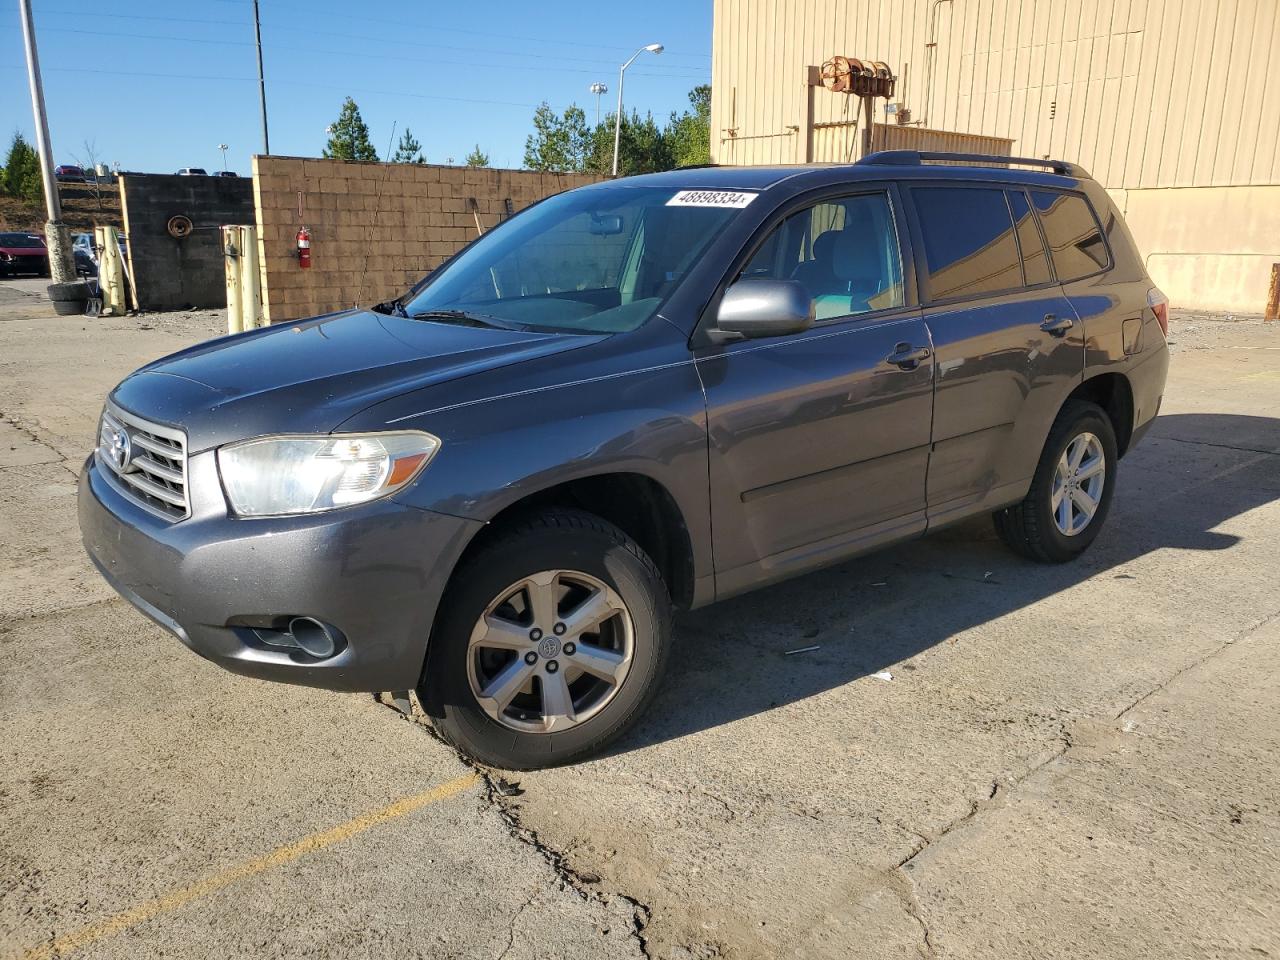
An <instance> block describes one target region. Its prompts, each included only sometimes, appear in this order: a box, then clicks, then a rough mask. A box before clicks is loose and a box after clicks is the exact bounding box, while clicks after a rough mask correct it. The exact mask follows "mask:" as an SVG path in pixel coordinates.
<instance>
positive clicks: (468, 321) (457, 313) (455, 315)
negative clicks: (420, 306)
mask: <svg viewBox="0 0 1280 960" xmlns="http://www.w3.org/2000/svg"><path fill="white" fill-rule="evenodd" d="M407 316H408V317H409V319H410V320H439V321H443V322H444V323H457V324H461V325H462V326H466V327H496V328H497V329H499V330H521V331H527V330H529V327H528V326H526V325H525V324H523V323H512V322H511V321H509V320H502V319H500V318H498V317H491V316H489V315H488V314H487V313H472V312H470V311H469V310H423V311H422V312H421V313H410V314H407Z"/></svg>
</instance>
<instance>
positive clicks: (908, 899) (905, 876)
mask: <svg viewBox="0 0 1280 960" xmlns="http://www.w3.org/2000/svg"><path fill="white" fill-rule="evenodd" d="M1050 719H1052V720H1053V721H1054V722H1055V723H1057V724H1058V734H1057V737H1058V741H1059V744H1060V746H1059V749H1057V750H1055V751H1054V752H1053V753H1051V754H1050V755H1049V756H1047V757H1045V758H1044V759H1043V760H1041V761H1040V762H1039V763H1036V764H1034V765H1033V766H1031V767H1028V768H1027V769H1026V770H1025V771H1023V772H1022V773H1021V774H1019V775H1018V776H1017V777H1013V778H1005V779H1004V780H1003V781H1001V780H992V781H991V788H990V790H989V791H988V792H987V795H986V796H985V797H980V798H978V799H976V800H970V801H969V810H968V812H967V813H965V814H964V815H962V816H959V817H957V818H956V819H954V820H952V821H950V822H949V823H946V824H944V825H943V826H942V829H940V830H939V831H937V832H936V833H934V834H932V835H930V834H927V833H923V832H921V831H919V830H917V829H915V828H914V827H912V826H911V825H909V824H907V823H904V822H902V821H895V825H896V826H897V827H898V828H899V829H901V830H903V831H904V832H906V833H910V834H912V835H913V836H915V837H916V838H917V839H918V840H919V843H918V844H916V846H915V847H914V848H913V849H912V850H911V852H910V853H908V854H907V855H906V856H905V857H903V858H902V859H901V860H900V861H898V863H897V864H896V865H895V866H894V867H893V869H891V870H890V871H888V886H889V888H890V890H892V891H893V892H894V894H895V895H896V896H897V897H898V900H899V902H900V903H901V904H902V908H903V910H904V911H905V912H906V913H907V915H908V916H910V917H911V918H912V919H913V920H915V921H916V923H918V924H919V925H920V930H921V934H922V936H923V938H924V943H923V946H924V955H925V956H926V957H935V956H937V948H936V947H935V945H934V943H933V933H932V931H931V930H930V928H929V924H928V921H927V920H926V919H925V916H924V912H923V911H922V910H921V908H920V901H919V899H918V898H917V897H916V893H915V881H914V880H913V879H912V877H911V870H913V869H914V866H915V864H914V861H915V859H916V858H917V857H919V856H920V855H921V854H922V853H924V852H925V851H926V850H928V849H930V848H931V847H933V846H934V845H935V844H937V843H938V842H940V841H941V840H942V839H943V838H944V837H947V836H948V835H950V834H952V833H954V832H956V831H957V830H960V829H961V828H963V827H966V826H968V825H969V824H971V823H972V822H973V821H974V820H975V819H976V818H977V817H978V816H980V815H981V814H983V813H986V812H987V811H989V810H993V809H998V808H1000V807H1003V806H1004V805H1005V803H1006V802H1007V801H1008V795H1009V791H1011V790H1012V789H1013V788H1014V787H1016V786H1018V785H1019V784H1021V783H1023V782H1024V781H1026V780H1027V779H1028V778H1030V777H1033V776H1035V774H1037V773H1038V772H1039V771H1041V770H1043V769H1044V768H1045V767H1047V766H1048V765H1049V764H1051V763H1053V762H1055V761H1057V760H1060V759H1062V758H1063V757H1064V756H1066V755H1067V753H1068V751H1070V750H1071V748H1072V747H1073V746H1075V741H1074V738H1073V737H1072V735H1071V731H1070V729H1069V728H1068V726H1067V724H1066V722H1065V721H1064V720H1062V719H1060V718H1058V717H1050Z"/></svg>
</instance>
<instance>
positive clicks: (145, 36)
mask: <svg viewBox="0 0 1280 960" xmlns="http://www.w3.org/2000/svg"><path fill="white" fill-rule="evenodd" d="M45 32H52V33H76V35H82V36H91V37H116V38H122V40H156V41H165V42H169V44H205V45H214V46H253V42H252V41H248V40H218V38H214V37H180V36H179V37H175V36H169V35H163V33H127V32H105V31H92V29H81V28H78V27H45ZM351 38H353V40H375V41H376V37H351ZM379 42H380V41H379ZM271 49H273V50H294V51H297V52H302V54H321V55H324V56H356V58H361V59H366V60H379V61H381V63H406V61H408V63H415V64H422V65H426V67H431V65H434V64H444V65H452V67H475V60H451V59H445V58H439V56H431V58H429V59H422V58H404V56H397V58H394V59H389V58H387V56H385V55H383V54H364V52H358V51H355V50H329V49H324V47H311V46H298V45H296V44H271ZM442 49H445V50H467V47H442ZM476 52H488V54H499V55H511V54H509V52H508V51H502V50H490V51H481V50H477V51H476ZM527 56H531V58H536V59H540V60H557V59H563V58H556V56H549V55H548V56H540V55H536V54H530V55H527ZM585 63H591V61H589V60H588V61H585ZM600 63H604V61H600ZM506 69H511V70H540V72H544V73H590V74H596V73H599V72H600V69H603V68H598V69H585V68H576V67H538V65H531V64H517V65H513V67H509V68H506ZM650 69H652V68H650ZM678 69H680V73H675V72H671V73H650V70H643V72H636V74H635V76H641V77H659V78H660V77H666V78H668V79H681V78H694V77H699V78H700V77H705V76H707V72H705V70H699V69H698V68H692V67H689V68H678Z"/></svg>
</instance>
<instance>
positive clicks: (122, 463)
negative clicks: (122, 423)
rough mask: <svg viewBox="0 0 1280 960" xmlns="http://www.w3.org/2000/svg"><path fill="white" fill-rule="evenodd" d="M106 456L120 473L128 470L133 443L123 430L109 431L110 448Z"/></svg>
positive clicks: (131, 457)
mask: <svg viewBox="0 0 1280 960" xmlns="http://www.w3.org/2000/svg"><path fill="white" fill-rule="evenodd" d="M107 456H109V457H110V458H111V462H112V464H114V466H115V468H116V469H117V470H118V471H120V472H121V473H124V472H125V470H127V469H128V467H129V461H130V460H132V459H133V443H132V442H131V441H130V440H129V434H128V433H127V432H126V431H125V430H124V429H123V428H121V429H119V430H112V431H111V447H110V448H109V449H108V450H107Z"/></svg>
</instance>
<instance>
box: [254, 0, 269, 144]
mask: <svg viewBox="0 0 1280 960" xmlns="http://www.w3.org/2000/svg"><path fill="white" fill-rule="evenodd" d="M253 38H254V40H256V41H257V44H258V103H259V105H260V106H261V108H262V152H263V153H264V154H270V153H271V138H270V137H269V136H268V135H267V81H266V80H264V79H263V77H262V24H261V23H259V21H258V0H253Z"/></svg>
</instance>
